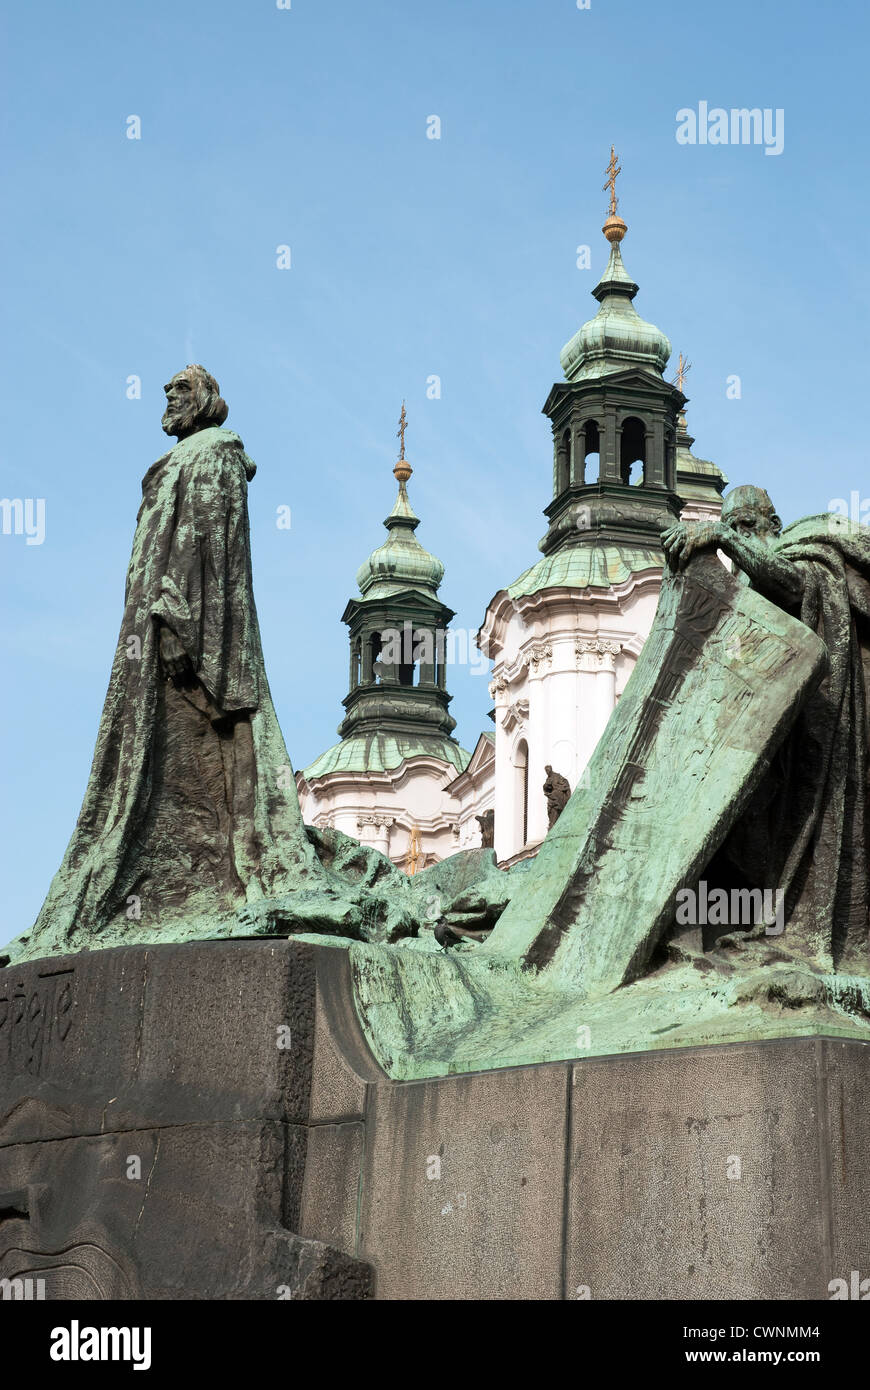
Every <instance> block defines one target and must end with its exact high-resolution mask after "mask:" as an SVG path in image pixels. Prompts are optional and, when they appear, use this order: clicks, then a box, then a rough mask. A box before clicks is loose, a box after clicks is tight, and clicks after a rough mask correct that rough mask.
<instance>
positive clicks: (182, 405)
mask: <svg viewBox="0 0 870 1390" xmlns="http://www.w3.org/2000/svg"><path fill="white" fill-rule="evenodd" d="M163 389H164V391H165V392H166V410H165V411H164V414H163V419H162V420H161V422H160V423H161V424H162V426H163V429H164V432H165V433H166V434H168V435H171V436H172V437H173V438H175V439H186V438H187V436H188V435H189V434H196V433H197V431H198V430H207V429H208V428H209V427H210V426H211V425H222V424H223V422H224V420H225V419H226V418H227V415H228V413H229V412H228V410H227V403H226V401H225V400H223V398H222V397H221V392H220V387H219V386H218V384H217V382H216V381H215V379H214V377H213V376H212V375H211V373H210V372H207V371H206V369H205V367H200V366H199V365H197V364H195V365H193V366H190V367H185V368H184V371H183V372H176V374H175V376H174V377H173V378H172V380H171V381H169V382H167V384H166V385H165V386H164V388H163Z"/></svg>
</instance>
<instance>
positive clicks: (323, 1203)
mask: <svg viewBox="0 0 870 1390" xmlns="http://www.w3.org/2000/svg"><path fill="white" fill-rule="evenodd" d="M364 1151H365V1125H364V1123H363V1122H362V1121H361V1120H355V1121H350V1122H348V1123H346V1124H337V1125H331V1124H326V1125H312V1126H311V1128H310V1129H309V1131H308V1150H307V1159H306V1166H305V1183H304V1188H303V1192H302V1206H301V1211H300V1218H299V1225H298V1228H297V1229H298V1231H299V1234H300V1235H301V1236H304V1237H306V1238H307V1239H309V1240H319V1241H322V1242H323V1243H324V1244H326V1245H329V1246H332V1247H333V1248H334V1249H336V1250H343V1251H345V1252H346V1253H347V1254H350V1255H355V1254H356V1253H357V1251H358V1245H359V1241H358V1224H359V1201H360V1194H361V1188H362V1160H363V1153H364Z"/></svg>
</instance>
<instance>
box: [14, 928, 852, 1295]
mask: <svg viewBox="0 0 870 1390" xmlns="http://www.w3.org/2000/svg"><path fill="white" fill-rule="evenodd" d="M351 999H352V992H351V988H350V979H349V965H348V959H347V954H346V952H345V951H343V950H341V949H336V947H334V946H332V947H318V946H315V945H311V944H309V943H300V942H294V941H293V940H292V939H291V940H273V941H264V940H257V941H223V942H218V941H214V942H203V943H198V944H188V945H183V946H174V945H166V946H156V947H153V946H152V947H121V948H118V949H114V950H108V951H96V952H91V953H85V954H82V955H77V956H69V957H60V958H52V959H50V960H44V961H32V962H28V963H25V964H23V965H19V966H10V967H8V968H6V969H5V970H0V1278H6V1279H14V1278H22V1279H23V1278H28V1277H29V1278H42V1279H44V1280H45V1296H46V1298H48V1299H57V1298H84V1299H101V1298H130V1299H133V1298H144V1299H176V1298H178V1299H180V1298H197V1299H200V1298H201V1299H277V1298H281V1297H292V1298H299V1299H354V1298H369V1297H374V1298H379V1299H498V1298H506V1299H561V1298H569V1299H576V1298H592V1299H685V1298H688V1299H725V1298H737V1299H739V1298H750V1299H802V1300H803V1299H828V1298H830V1296H831V1294H830V1291H829V1285H830V1283H831V1281H833V1280H835V1279H843V1280H845V1281H846V1282H847V1283H848V1282H849V1280H850V1277H851V1274H852V1271H859V1272H860V1275H861V1278H866V1277H868V1276H870V1231H868V1223H867V1221H866V1215H865V1213H866V1211H867V1210H868V1207H870V1044H868V1043H864V1042H860V1041H851V1040H844V1039H838V1038H826V1037H824V1036H817V1037H802V1038H784V1039H781V1040H768V1041H763V1042H759V1043H732V1044H727V1045H722V1046H701V1047H694V1048H684V1049H673V1050H669V1051H661V1052H647V1053H635V1054H626V1055H621V1056H609V1057H607V1056H605V1057H589V1058H586V1059H585V1060H579V1059H578V1060H576V1061H567V1062H553V1063H546V1064H541V1065H529V1066H522V1067H512V1068H505V1069H502V1070H495V1071H489V1072H476V1073H471V1074H466V1075H462V1076H448V1077H443V1078H440V1079H433V1080H428V1081H427V1080H423V1081H414V1082H394V1081H390V1080H389V1079H388V1078H386V1077H385V1075H384V1074H383V1072H382V1071H381V1070H380V1068H379V1067H378V1066H377V1064H376V1063H375V1062H374V1060H373V1058H372V1055H371V1053H370V1052H369V1050H368V1048H367V1045H366V1043H365V1039H364V1036H363V1033H362V1031H361V1029H360V1026H359V1023H358V1020H357V1018H356V1016H355V1014H354V1011H353V1005H352V1003H351Z"/></svg>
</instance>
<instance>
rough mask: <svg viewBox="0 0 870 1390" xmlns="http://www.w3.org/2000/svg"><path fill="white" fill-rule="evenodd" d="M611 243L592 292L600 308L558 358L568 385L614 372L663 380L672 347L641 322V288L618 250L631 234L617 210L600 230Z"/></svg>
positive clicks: (648, 324)
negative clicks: (651, 374)
mask: <svg viewBox="0 0 870 1390" xmlns="http://www.w3.org/2000/svg"><path fill="white" fill-rule="evenodd" d="M601 230H602V231H603V233H604V235H605V237H606V238H607V240H608V241H609V242H610V260H609V261H608V263H607V269H606V270H605V272H604V274H603V276H602V277H601V280H600V281H599V283H598V284H597V285H596V287H595V289H594V290H593V291H592V293H593V295H594V296H595V298H596V299H597V300H598V302H599V304H600V305H601V308H600V309H599V310H598V313H597V314H596V315H595V317H594V318H593V319H590V320H589V322H588V323H584V325H583V327H582V328H581V329H580V331H579V332H578V333H575V334H574V337H573V338H572V339H571V341H570V342H569V343H566V344H565V346H564V347H563V349H562V352H561V354H560V360H561V363H562V368H563V370H564V373H565V377H566V379H567V380H568V381H587V380H589V379H590V378H595V377H602V376H607V375H608V374H609V373H610V372H620V371H624V370H625V369H626V368H627V367H635V368H638V369H639V370H641V371H644V372H654V373H655V374H656V375H657V376H661V373H662V371H663V370H664V368H665V366H666V364H667V361H668V358H669V357H670V355H671V345H670V342H669V341H668V338H667V337H666V335H665V334H664V333H662V331H661V329H660V328H656V326H655V324H654V323H647V322H646V320H645V319H642V318H641V316H640V314H639V313H638V312H637V310H636V309H635V307H634V304H633V303H632V300H633V299H634V296H635V295H636V294H637V291H638V286H637V285H636V284H635V282H634V281H633V280H632V279H631V277H630V276H629V274H628V272H627V271H626V269H625V266H624V264H623V260H622V252H621V251H620V249H619V244H620V242H621V241H622V239H623V237H624V236H625V234H626V232H627V231H628V228H627V226H626V224H625V223H624V222H623V220H622V218H621V217H619V216H618V214H617V213H616V210H615V208H613V209H612V210H611V213H610V216H609V217H608V218H607V221H606V222H605V223H604V226H603V227H602V229H601Z"/></svg>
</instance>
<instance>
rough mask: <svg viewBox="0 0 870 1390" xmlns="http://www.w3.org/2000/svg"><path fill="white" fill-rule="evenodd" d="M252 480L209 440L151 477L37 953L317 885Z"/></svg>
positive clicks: (224, 921) (197, 919) (217, 922)
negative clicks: (80, 790) (267, 630)
mask: <svg viewBox="0 0 870 1390" xmlns="http://www.w3.org/2000/svg"><path fill="white" fill-rule="evenodd" d="M254 472H255V465H254V464H253V463H252V461H251V460H250V459H249V458H248V457H247V455H246V454H245V452H244V448H243V445H242V441H241V440H240V439H239V437H238V435H236V434H234V433H233V432H232V431H230V430H225V429H217V428H210V429H205V430H201V431H200V432H199V433H197V434H194V435H191V436H190V437H189V438H187V439H185V440H183V441H181V442H180V443H178V444H177V445H176V446H175V447H174V448H173V449H171V450H170V451H169V453H167V454H165V455H164V456H163V457H162V458H160V459H158V460H157V462H156V463H155V464H154V465H153V466H152V467H151V468H150V469H149V470H148V472H147V474H146V475H145V478H144V480H143V483H142V505H141V507H140V509H139V514H138V518H137V526H136V533H135V537H134V541H133V553H132V558H131V561H130V567H129V571H128V574H127V588H126V597H125V606H124V617H123V621H122V623H121V631H120V635H119V638H118V645H117V648H116V650H115V658H114V662H113V665H112V674H111V679H110V681H109V689H108V693H107V695H106V700H105V705H104V707H103V713H102V718H101V720H100V728H99V733H98V735H97V743H96V749H95V752H94V759H93V765H92V768H91V774H90V778H89V781H88V786H87V791H86V793H85V798H84V803H83V805H82V809H81V813H80V815H79V818H78V823H77V825H76V828H75V831H74V832H73V836H72V839H71V840H70V843H69V846H68V848H67V851H66V854H65V855H64V858H63V862H62V864H61V866H60V869H59V870H58V872H57V874H56V875H55V878H54V880H53V881H52V884H51V887H50V890H49V893H48V897H47V898H46V900H45V903H44V905H43V907H42V910H41V912H40V914H39V917H38V919H37V922H36V924H35V927H34V929H33V932H32V933H31V936H30V940H29V941H28V942H27V943H26V953H27V955H29V956H34V955H42V954H48V953H49V952H57V951H61V950H64V949H68V950H73V951H77V950H82V949H87V948H88V947H89V946H91V945H98V946H103V945H112V944H116V943H119V942H121V941H123V940H124V939H125V937H127V938H132V939H137V935H138V936H139V939H141V929H142V928H146V929H147V930H148V935H149V937H150V935H151V931H152V930H154V929H156V930H157V932H158V939H159V936H162V935H163V934H164V930H165V935H166V939H167V940H181V939H184V938H185V937H188V936H192V935H199V936H201V935H204V934H205V935H220V934H224V933H225V932H226V931H227V930H229V929H230V928H229V926H228V923H229V922H230V921H231V919H234V917H235V913H236V912H237V911H238V909H239V908H240V907H242V906H244V904H245V903H246V902H251V901H256V900H257V899H261V898H264V897H273V896H276V895H279V894H284V893H290V892H292V891H294V890H296V889H298V888H300V887H303V886H315V885H316V881H317V880H318V879H319V877H320V875H319V873H318V870H319V865H318V863H317V860H316V858H315V855H314V852H313V850H312V849H311V846H310V844H309V842H308V839H307V838H306V835H305V831H304V828H303V825H302V818H301V815H300V811H299V803H298V798H297V794H296V787H295V782H294V779H293V775H292V770H291V768H290V761H289V758H288V756H287V750H286V748H285V746H284V740H283V737H282V735H281V730H280V728H279V725H278V721H277V717H276V715H275V710H274V707H273V705H272V699H271V695H270V693H269V685H268V682H267V679H266V672H265V668H264V665H263V652H262V647H261V642H260V631H259V625H258V622H257V612H256V608H255V605H254V594H253V586H252V580H251V554H250V534H249V523H248V509H247V489H248V481H249V480H250V479H251V478H252V477H253V475H254ZM160 623H165V624H166V625H167V626H168V627H169V628H171V630H172V631H173V632H174V633H175V635H176V636H177V638H178V639H179V641H180V642H181V644H182V646H183V648H184V651H185V653H186V654H187V656H188V657H189V659H190V663H191V666H192V669H193V673H194V676H195V679H194V680H190V681H188V682H186V684H185V685H183V686H182V687H181V688H177V687H176V685H175V684H174V683H173V682H172V681H170V680H168V679H167V678H166V676H165V674H164V672H163V669H162V667H161V663H160V660H159V653H158V637H159V624H160ZM152 939H153V938H152Z"/></svg>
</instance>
